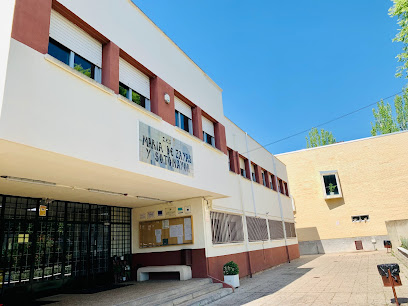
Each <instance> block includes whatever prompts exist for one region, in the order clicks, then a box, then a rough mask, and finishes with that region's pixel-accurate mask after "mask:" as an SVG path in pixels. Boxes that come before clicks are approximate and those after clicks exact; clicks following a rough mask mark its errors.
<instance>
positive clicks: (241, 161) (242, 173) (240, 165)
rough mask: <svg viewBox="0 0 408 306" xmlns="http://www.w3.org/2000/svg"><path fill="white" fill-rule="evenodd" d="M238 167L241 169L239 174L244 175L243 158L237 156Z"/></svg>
mask: <svg viewBox="0 0 408 306" xmlns="http://www.w3.org/2000/svg"><path fill="white" fill-rule="evenodd" d="M239 168H240V169H241V175H242V176H243V177H246V171H245V160H244V159H243V158H242V157H240V158H239Z"/></svg>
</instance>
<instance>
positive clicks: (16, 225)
mask: <svg viewBox="0 0 408 306" xmlns="http://www.w3.org/2000/svg"><path fill="white" fill-rule="evenodd" d="M0 205H1V206H0V246H1V254H0V293H1V296H3V295H6V294H7V295H8V294H19V293H34V292H38V291H42V290H50V289H55V288H60V287H62V286H63V285H70V284H71V285H72V284H73V283H75V284H81V285H82V286H83V285H87V284H98V283H101V282H102V283H105V282H110V281H112V280H113V277H112V260H111V259H112V257H114V256H125V255H130V254H131V250H130V245H131V209H130V208H124V207H113V206H105V205H96V204H86V203H73V202H67V201H58V200H53V201H49V200H42V199H34V198H24V197H16V196H7V195H0Z"/></svg>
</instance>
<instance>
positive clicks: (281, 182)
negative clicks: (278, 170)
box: [278, 177, 285, 194]
mask: <svg viewBox="0 0 408 306" xmlns="http://www.w3.org/2000/svg"><path fill="white" fill-rule="evenodd" d="M278 187H279V192H280V193H282V194H285V192H284V190H283V188H284V187H283V181H282V180H281V179H280V178H279V177H278Z"/></svg>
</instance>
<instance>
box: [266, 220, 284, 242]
mask: <svg viewBox="0 0 408 306" xmlns="http://www.w3.org/2000/svg"><path fill="white" fill-rule="evenodd" d="M268 222H269V234H270V236H271V240H277V239H284V238H285V236H284V234H283V225H282V221H277V220H268Z"/></svg>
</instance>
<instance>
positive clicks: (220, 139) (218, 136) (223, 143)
mask: <svg viewBox="0 0 408 306" xmlns="http://www.w3.org/2000/svg"><path fill="white" fill-rule="evenodd" d="M214 133H215V147H216V148H217V149H218V150H220V151H222V152H224V154H228V150H227V138H226V136H225V127H224V126H223V125H222V124H221V123H219V122H216V123H214Z"/></svg>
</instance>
